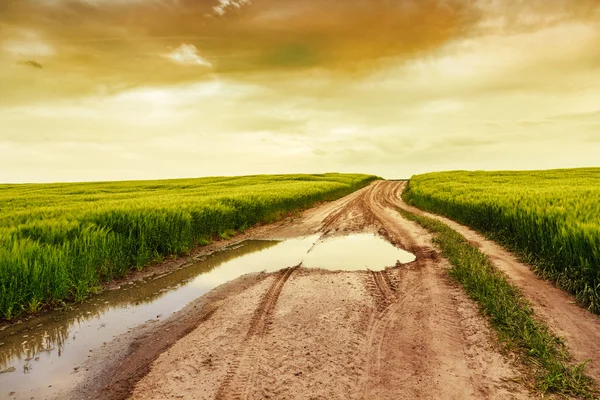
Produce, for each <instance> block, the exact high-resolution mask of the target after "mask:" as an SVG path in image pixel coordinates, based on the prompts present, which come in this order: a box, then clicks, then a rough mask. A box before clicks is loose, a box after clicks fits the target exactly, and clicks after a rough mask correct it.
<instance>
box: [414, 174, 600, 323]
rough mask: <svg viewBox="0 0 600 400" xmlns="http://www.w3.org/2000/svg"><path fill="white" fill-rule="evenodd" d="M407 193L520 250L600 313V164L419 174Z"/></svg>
mask: <svg viewBox="0 0 600 400" xmlns="http://www.w3.org/2000/svg"><path fill="white" fill-rule="evenodd" d="M404 198H405V200H406V201H407V202H408V203H410V204H412V205H415V206H417V207H419V208H422V209H424V210H428V211H432V212H435V213H438V214H441V215H445V216H447V217H449V218H452V219H454V220H456V221H459V222H461V223H463V224H466V225H469V226H471V227H473V228H475V229H476V230H478V231H481V232H483V233H485V234H487V235H488V236H490V237H491V238H492V239H494V240H497V241H499V242H501V243H502V244H504V245H505V246H507V247H508V248H510V249H512V250H515V251H517V252H518V253H519V254H520V255H521V256H522V257H523V258H524V259H525V261H527V262H529V263H531V264H532V265H534V266H535V268H536V271H537V272H538V273H539V274H540V275H541V276H543V277H545V278H547V279H551V280H553V281H554V282H556V284H557V285H558V286H559V287H561V288H563V289H565V290H567V291H569V292H571V293H573V294H575V295H576V297H577V299H578V300H579V301H580V302H581V303H582V304H584V305H586V306H587V307H589V309H590V310H592V311H594V312H595V313H600V168H584V169H571V170H554V171H533V172H444V173H434V174H426V175H417V176H415V177H413V178H412V179H411V181H410V183H409V186H408V189H407V190H406V191H405V193H404Z"/></svg>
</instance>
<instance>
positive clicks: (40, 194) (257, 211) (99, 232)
mask: <svg viewBox="0 0 600 400" xmlns="http://www.w3.org/2000/svg"><path fill="white" fill-rule="evenodd" d="M374 179H376V178H375V177H373V176H369V175H350V174H324V175H273V176H247V177H230V178H202V179H180V180H164V181H140V182H107V183H75V184H26V185H0V318H4V319H11V318H13V317H15V316H17V315H20V314H23V313H25V312H35V311H37V310H38V309H40V308H41V307H43V306H45V305H48V304H56V303H60V302H63V301H79V300H82V299H83V298H85V297H86V296H88V295H89V294H90V293H92V292H93V291H94V290H95V289H96V288H98V287H99V286H100V285H101V284H102V283H103V282H106V281H109V280H111V279H114V278H115V277H119V276H123V275H124V274H126V273H127V272H128V271H129V270H130V269H131V268H142V267H143V266H145V265H147V264H148V263H149V262H152V261H154V260H160V259H161V258H162V257H163V256H168V255H178V254H185V253H186V252H187V251H189V250H190V249H191V248H192V247H193V246H196V245H198V244H205V243H208V242H209V241H210V240H212V239H213V238H215V237H219V236H222V237H225V236H228V235H230V234H231V232H232V231H243V230H244V229H247V228H248V227H251V226H253V225H255V224H257V223H261V222H270V221H274V220H277V219H279V218H280V217H281V216H283V215H285V214H286V213H289V212H293V211H296V210H300V209H304V208H307V207H310V206H312V205H314V204H315V203H316V202H320V201H327V200H334V199H336V198H339V197H341V196H344V195H346V194H349V193H351V192H352V191H355V190H357V189H359V188H361V187H364V186H366V185H367V184H368V183H369V182H371V181H373V180H374Z"/></svg>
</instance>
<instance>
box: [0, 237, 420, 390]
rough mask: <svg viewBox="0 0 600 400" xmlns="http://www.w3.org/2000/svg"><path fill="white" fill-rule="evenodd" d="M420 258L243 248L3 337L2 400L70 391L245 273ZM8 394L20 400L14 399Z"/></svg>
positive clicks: (344, 241) (296, 242) (377, 265)
mask: <svg viewBox="0 0 600 400" xmlns="http://www.w3.org/2000/svg"><path fill="white" fill-rule="evenodd" d="M414 259H415V257H414V255H412V254H410V253H407V252H405V251H402V250H400V249H397V248H395V247H394V246H392V245H391V244H389V243H388V242H386V241H385V240H383V239H381V238H379V237H377V236H374V235H368V234H361V235H352V236H346V237H340V238H331V239H327V240H318V236H312V237H307V238H298V239H291V240H286V241H284V242H277V241H257V240H253V241H246V242H243V243H240V244H238V245H235V246H233V247H230V248H228V249H225V250H223V251H221V252H217V253H215V254H213V255H211V256H207V257H206V258H205V259H202V260H199V261H198V262H196V263H194V264H193V265H190V266H188V267H186V268H183V269H180V270H178V271H175V272H173V273H171V274H169V275H166V276H162V277H154V278H148V279H146V280H144V281H142V282H138V283H134V284H131V285H125V286H124V287H122V288H121V289H118V290H113V291H107V292H104V293H101V294H99V295H98V296H94V297H93V298H92V299H90V300H89V301H87V302H84V303H82V304H78V305H76V306H74V307H73V308H72V309H70V310H60V311H52V312H48V313H45V314H43V315H41V316H39V317H35V318H32V319H30V320H28V321H26V322H24V323H21V324H17V325H14V326H10V327H8V328H6V329H4V330H3V331H0V399H3V398H10V399H30V398H32V397H33V398H35V399H41V398H45V397H49V396H52V395H55V394H56V393H57V392H58V391H61V390H65V389H68V388H70V387H72V386H73V384H74V382H76V375H74V372H75V371H76V369H78V368H79V367H80V366H81V365H82V364H83V362H84V361H85V360H86V358H87V357H88V356H89V355H90V354H91V352H93V351H97V350H98V349H99V348H100V347H101V346H102V344H103V343H104V342H108V341H110V340H111V339H112V338H113V337H115V336H117V335H120V334H122V333H124V332H127V331H128V330H130V329H132V328H135V327H136V326H138V325H140V324H142V323H144V322H146V321H148V320H156V321H159V320H163V319H166V318H168V317H169V316H170V315H172V314H173V313H174V312H176V311H178V310H180V309H182V308H183V307H185V306H186V305H187V304H189V303H190V302H191V301H193V300H194V299H196V298H198V297H200V296H202V295H204V294H205V293H207V292H209V291H210V290H212V289H213V288H215V287H216V286H219V285H221V284H223V283H225V282H228V281H231V280H233V279H235V278H237V277H239V276H241V275H244V274H247V273H250V272H260V271H267V272H272V271H277V270H280V269H282V268H285V267H289V266H294V265H298V264H300V263H301V262H302V263H303V265H304V266H305V267H315V268H324V269H330V270H359V269H365V268H369V269H372V270H378V269H384V268H385V267H386V266H392V265H394V264H396V262H397V261H400V262H402V263H406V262H410V261H413V260H414ZM3 371H6V372H5V373H2V372H3ZM10 392H16V394H15V395H13V396H11V397H8V394H9V393H10Z"/></svg>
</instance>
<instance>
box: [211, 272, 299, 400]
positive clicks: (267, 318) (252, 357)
mask: <svg viewBox="0 0 600 400" xmlns="http://www.w3.org/2000/svg"><path fill="white" fill-rule="evenodd" d="M299 267H300V265H297V266H295V267H291V268H286V269H283V270H281V271H279V273H278V274H277V276H276V278H275V282H273V284H272V285H271V286H270V287H269V290H268V291H267V292H266V293H265V295H264V296H263V297H262V299H261V301H260V303H259V305H258V307H257V309H256V310H255V311H254V314H253V315H252V318H251V320H250V326H249V328H248V332H247V334H246V337H245V338H244V341H243V343H242V346H241V347H240V348H239V349H237V350H236V351H235V353H234V361H233V363H232V364H231V367H230V368H229V371H228V372H227V375H226V376H225V379H224V380H223V383H222V384H221V386H220V387H219V390H218V392H217V396H216V399H217V400H231V399H234V400H245V399H247V398H248V397H249V395H250V392H251V390H252V389H253V387H254V380H255V377H256V372H257V370H258V368H259V365H260V352H261V340H262V338H263V336H264V335H265V334H266V333H267V332H268V329H269V325H270V324H271V323H272V317H273V313H274V311H275V306H276V305H277V300H278V299H279V296H280V295H281V291H282V290H283V286H284V285H285V283H286V282H287V281H288V279H289V278H290V276H291V275H292V274H293V273H294V271H295V270H296V269H298V268H299Z"/></svg>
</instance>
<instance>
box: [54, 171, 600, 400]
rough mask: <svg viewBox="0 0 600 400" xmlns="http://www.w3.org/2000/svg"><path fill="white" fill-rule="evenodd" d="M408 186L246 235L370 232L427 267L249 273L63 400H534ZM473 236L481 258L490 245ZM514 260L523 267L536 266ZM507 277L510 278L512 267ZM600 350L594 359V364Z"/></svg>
mask: <svg viewBox="0 0 600 400" xmlns="http://www.w3.org/2000/svg"><path fill="white" fill-rule="evenodd" d="M404 185H405V183H403V182H383V181H380V182H375V183H374V184H372V185H371V186H369V187H367V188H365V189H363V190H360V191H358V192H356V193H354V194H352V195H350V196H347V197H345V198H343V199H340V200H338V201H335V202H332V203H327V204H323V205H320V206H318V207H316V208H313V209H311V210H308V211H306V212H304V213H303V214H302V215H301V216H297V217H295V218H294V219H293V221H292V220H290V219H288V220H286V221H282V222H280V223H278V224H274V225H269V226H264V227H260V228H257V229H253V230H250V231H249V232H247V233H246V234H245V235H244V238H254V239H272V238H277V239H279V238H286V237H295V236H301V235H308V234H321V235H322V236H323V237H329V236H335V235H345V234H348V233H358V232H373V233H379V234H380V235H382V236H383V237H385V238H386V239H387V240H389V241H390V242H391V243H393V244H394V245H396V246H398V247H400V248H402V249H404V250H407V251H410V252H412V253H413V254H415V255H416V256H417V259H416V261H414V262H412V263H409V264H402V265H400V264H398V265H396V266H390V267H389V268H387V269H386V270H385V271H381V272H370V271H358V272H356V271H355V272H331V271H323V270H316V269H306V268H302V266H294V265H290V266H288V268H285V269H283V270H281V271H279V272H276V273H272V274H266V273H262V274H252V275H246V276H244V277H241V278H239V279H237V280H235V281H232V282H229V283H227V284H225V285H223V286H221V287H219V288H217V289H215V290H213V291H212V292H210V293H209V294H208V295H206V296H203V297H202V298H199V299H198V300H197V301H195V302H193V303H192V304H190V305H189V306H188V307H186V308H185V309H184V310H182V311H181V312H179V313H177V314H175V315H174V316H173V317H172V318H170V319H169V320H167V321H164V322H160V323H153V324H148V325H145V326H142V327H140V328H139V329H136V330H135V331H133V332H131V333H128V334H126V335H122V336H120V337H118V338H117V339H115V340H114V341H112V342H110V343H107V344H106V345H105V346H104V348H103V349H102V351H101V352H96V353H97V354H95V355H94V356H93V357H92V358H90V361H89V362H88V363H87V365H85V366H84V367H83V368H81V370H80V371H81V372H79V373H81V374H83V376H82V378H83V383H82V384H81V385H80V386H79V387H78V388H77V389H76V390H75V391H73V392H71V393H65V394H63V395H61V398H74V399H86V400H88V399H125V398H132V399H139V400H146V399H417V398H418V399H469V398H470V399H526V398H537V397H538V396H537V395H535V394H533V393H532V392H530V391H529V384H528V377H527V376H526V375H527V374H526V373H525V374H524V373H523V370H522V369H521V367H520V366H519V364H518V363H517V362H516V361H514V360H513V359H512V357H511V355H510V354H505V353H503V352H501V350H500V348H501V347H500V346H499V345H498V344H497V341H496V338H495V336H494V334H493V332H492V331H491V329H490V327H489V326H488V324H487V322H486V321H485V320H484V319H483V317H481V316H480V315H479V313H478V309H477V306H476V305H475V304H474V303H473V302H472V301H471V300H470V299H468V298H467V296H466V295H465V294H464V292H463V291H462V290H461V289H460V287H458V286H457V285H456V284H455V283H454V282H453V281H452V280H451V279H450V278H449V277H448V275H447V272H446V269H447V268H448V263H447V261H446V260H444V259H442V258H441V257H440V256H439V255H438V253H437V252H436V250H435V249H434V247H433V245H432V243H431V236H430V234H429V233H428V232H426V231H425V230H424V229H422V228H421V227H419V226H418V225H416V224H415V223H413V222H410V221H407V220H405V219H403V218H402V217H401V216H400V214H399V213H398V212H397V208H398V207H406V206H405V205H404V204H403V203H402V201H401V199H400V194H401V192H402V190H403V188H404ZM461 229H463V230H464V229H465V228H462V227H461ZM468 233H469V235H470V236H468V237H469V239H470V240H473V241H474V242H476V243H478V244H479V245H480V246H481V247H482V249H483V250H484V251H485V250H486V249H487V248H488V247H489V246H490V244H489V243H487V242H483V241H485V239H484V238H482V237H480V236H478V235H477V234H476V233H474V232H472V231H469V232H468ZM216 246H217V247H218V246H219V245H216ZM494 250H495V251H503V250H502V249H500V248H497V249H494ZM496 256H498V257H500V256H499V255H498V254H496ZM501 256H505V254H501ZM496 258H497V257H496ZM493 260H494V261H495V262H496V261H497V260H496V259H495V258H494V257H493ZM515 262H517V261H516V260H514V259H512V260H511V265H512V266H513V267H514V268H516V269H517V270H519V271H520V268H521V267H522V268H525V269H526V268H527V267H526V266H521V267H519V268H517V266H516V264H514V263H515ZM503 270H505V272H507V274H509V276H511V273H510V268H508V267H507V268H504V269H503ZM520 273H521V275H523V276H520V277H519V278H518V279H517V278H513V277H512V276H511V279H513V280H514V282H515V283H516V284H518V285H519V286H523V287H529V286H535V282H542V281H540V280H538V279H537V278H536V277H535V276H533V274H531V273H529V274H527V273H523V272H522V271H521V272H520ZM515 274H516V273H515ZM532 282H533V283H532ZM541 284H543V285H546V286H550V289H552V287H551V285H549V284H547V283H546V282H542V283H541ZM542 289H548V288H546V287H542ZM535 290H541V289H539V288H537V289H535ZM535 290H534V292H535ZM554 290H556V289H554ZM540 296H541V294H540ZM556 296H557V298H558V300H556V303H558V306H556V305H555V304H553V303H547V304H545V305H542V306H539V307H536V311H537V309H538V308H540V307H546V313H545V314H544V313H541V315H542V316H544V317H545V318H548V320H549V321H550V322H554V321H555V319H556V318H559V316H560V313H567V314H568V313H571V314H569V315H570V316H571V317H572V318H583V319H585V320H586V321H591V322H589V324H591V325H590V326H588V325H589V324H588V325H586V326H585V328H586V329H587V328H589V329H590V330H593V329H592V328H596V330H595V332H590V331H587V330H586V331H585V332H586V333H587V334H589V335H593V337H590V336H585V337H582V338H580V339H579V341H581V342H585V341H587V340H592V339H593V340H595V341H594V342H593V343H596V344H597V343H600V340H598V339H599V337H598V336H600V329H598V328H600V325H599V324H598V319H597V318H596V317H595V316H591V315H588V314H589V313H587V312H586V311H585V310H582V309H580V308H578V307H577V306H575V305H573V304H571V303H572V299H570V298H569V297H568V296H566V295H564V294H562V292H561V293H560V294H556ZM561 296H562V297H561ZM538 297H539V296H538ZM541 301H546V300H544V299H542V300H541ZM564 304H568V306H565V307H566V308H565V307H562V308H561V305H564ZM534 306H535V305H534ZM555 306H556V307H555ZM555 308H558V309H559V311H557V313H556V315H554V311H553V310H554V309H555ZM557 315H558V316H557ZM565 321H566V320H565ZM594 324H596V325H594ZM567 325H568V324H566V325H565V326H563V324H560V323H559V324H557V325H556V326H557V331H559V332H560V333H564V334H565V335H567V334H569V333H571V334H573V335H575V336H577V335H579V334H580V332H576V331H574V329H575V328H572V327H571V328H570V329H571V330H569V326H567ZM575 325H578V324H575ZM579 325H581V324H579ZM579 325H578V326H579ZM584 325H585V324H584ZM581 329H582V330H583V329H584V328H581ZM577 337H578V336H577ZM567 339H568V341H569V344H571V341H572V338H571V337H568V338H567ZM576 342H577V338H575V340H573V343H576ZM594 346H596V345H595V344H594V345H593V346H591V347H592V350H591V352H590V351H587V352H586V353H585V354H586V355H587V356H588V357H594V356H595V355H596V353H595V352H596V350H595V347H594ZM582 351H583V349H582ZM575 353H576V354H577V356H578V357H579V356H582V355H581V354H579V353H578V352H577V351H576V352H575ZM594 368H595V367H594ZM594 371H595V369H594Z"/></svg>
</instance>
